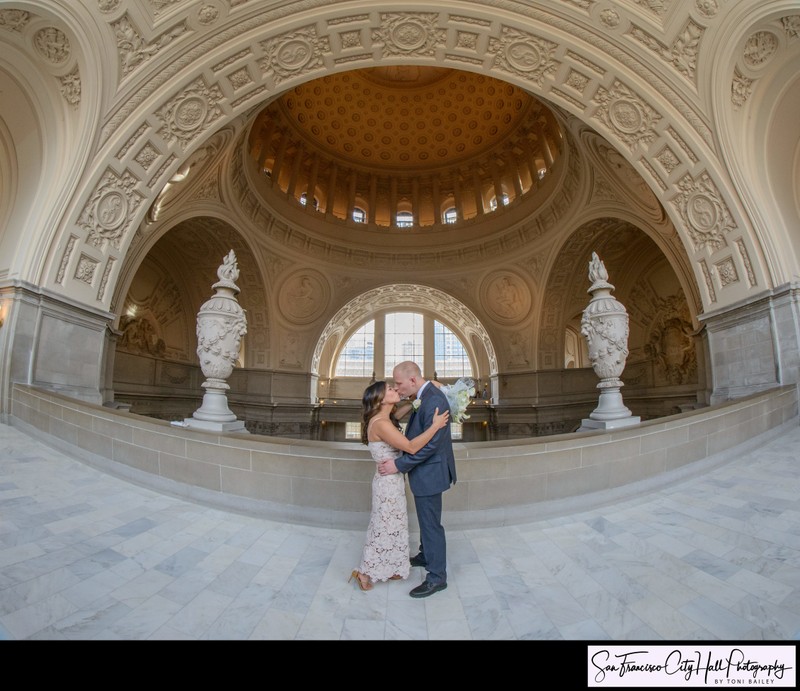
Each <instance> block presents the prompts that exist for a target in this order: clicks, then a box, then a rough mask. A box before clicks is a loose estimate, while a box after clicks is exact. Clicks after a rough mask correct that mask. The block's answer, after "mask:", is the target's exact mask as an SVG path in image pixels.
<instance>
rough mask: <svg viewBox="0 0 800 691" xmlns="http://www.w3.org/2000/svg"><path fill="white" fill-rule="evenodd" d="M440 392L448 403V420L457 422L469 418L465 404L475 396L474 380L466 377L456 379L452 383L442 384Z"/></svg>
mask: <svg viewBox="0 0 800 691" xmlns="http://www.w3.org/2000/svg"><path fill="white" fill-rule="evenodd" d="M441 388H442V393H443V394H444V395H445V396H447V402H448V403H449V404H450V422H455V423H456V424H459V423H461V422H463V421H464V420H467V419H468V418H469V415H467V406H468V405H469V404H470V399H472V397H473V396H475V382H474V381H473V380H472V379H469V378H468V377H462V378H461V379H458V380H457V381H456V382H455V383H454V384H449V385H448V384H443V385H442V387H441Z"/></svg>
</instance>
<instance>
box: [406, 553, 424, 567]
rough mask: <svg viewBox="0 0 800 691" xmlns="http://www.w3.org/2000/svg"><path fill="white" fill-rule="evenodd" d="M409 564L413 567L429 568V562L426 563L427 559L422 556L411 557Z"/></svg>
mask: <svg viewBox="0 0 800 691" xmlns="http://www.w3.org/2000/svg"><path fill="white" fill-rule="evenodd" d="M408 562H409V563H410V564H411V566H427V565H428V562H427V561H425V557H423V556H422V555H421V554H417V555H416V556H413V557H411V559H409V560H408Z"/></svg>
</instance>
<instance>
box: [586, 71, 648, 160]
mask: <svg viewBox="0 0 800 691" xmlns="http://www.w3.org/2000/svg"><path fill="white" fill-rule="evenodd" d="M594 102H595V103H596V104H597V105H598V108H597V110H596V111H595V113H594V117H595V118H597V119H598V120H599V121H600V122H602V123H603V124H604V125H605V126H606V127H607V128H609V129H610V130H612V131H613V132H614V133H615V135H616V136H617V137H618V138H619V139H620V140H621V141H622V142H623V143H625V145H626V146H627V147H628V148H629V149H630V151H631V152H632V153H633V152H635V151H636V150H637V149H639V148H640V147H641V148H642V149H647V147H648V146H649V145H650V144H651V143H652V142H653V141H654V140H655V139H656V138H657V137H658V133H657V132H656V126H657V125H658V123H659V121H660V120H661V115H659V114H658V112H656V110H655V109H654V108H652V107H651V106H650V105H648V104H647V103H645V102H644V101H643V100H642V98H641V97H640V96H639V95H638V94H637V93H635V92H634V91H633V90H632V89H630V88H629V87H628V86H626V85H625V84H623V83H622V82H620V81H619V80H615V81H614V83H613V84H612V86H611V88H610V89H606V88H604V87H600V88H598V90H597V93H596V94H595V97H594Z"/></svg>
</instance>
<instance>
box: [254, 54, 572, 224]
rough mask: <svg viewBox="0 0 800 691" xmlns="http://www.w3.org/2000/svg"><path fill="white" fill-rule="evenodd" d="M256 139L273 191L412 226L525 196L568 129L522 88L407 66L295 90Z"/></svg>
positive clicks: (337, 213)
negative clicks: (564, 128) (563, 127)
mask: <svg viewBox="0 0 800 691" xmlns="http://www.w3.org/2000/svg"><path fill="white" fill-rule="evenodd" d="M249 145H250V152H251V156H252V157H253V159H254V160H255V161H256V162H257V164H258V167H259V170H260V171H261V172H262V173H263V174H264V175H265V176H267V178H268V179H269V181H270V185H271V187H272V189H273V190H274V191H276V192H278V193H279V194H282V195H284V196H285V197H286V198H287V199H288V200H290V201H291V202H292V203H298V202H299V203H301V204H304V205H306V203H307V202H309V203H310V204H312V205H313V208H314V209H315V210H317V211H319V212H321V213H324V214H325V215H326V216H328V217H330V218H336V219H339V220H345V221H348V222H350V221H354V222H362V223H367V224H374V225H378V226H385V227H398V226H399V227H404V226H409V225H413V226H429V225H437V224H442V223H455V222H458V221H462V220H467V219H472V218H476V217H479V216H481V215H483V214H486V213H490V212H492V211H494V210H495V209H496V208H497V206H498V205H505V204H512V203H514V202H519V201H521V200H522V198H523V197H524V196H526V195H527V194H528V193H529V192H532V191H535V190H536V189H537V188H538V186H539V181H540V180H541V179H542V178H543V177H544V176H545V175H546V174H547V172H548V171H549V170H550V169H551V167H552V166H553V164H554V163H555V161H556V160H557V158H558V156H559V153H560V151H561V146H562V136H561V131H560V128H559V126H558V124H557V122H556V120H555V118H554V117H553V114H552V113H551V112H550V110H549V109H548V108H547V107H545V106H544V105H543V104H542V103H541V102H539V101H538V100H536V99H534V98H533V97H532V96H530V95H529V94H528V93H527V92H525V91H524V90H522V89H519V88H517V87H515V86H513V85H511V84H508V83H505V82H502V81H500V80H497V79H494V78H491V77H487V76H484V75H480V74H473V73H470V72H461V71H459V70H454V69H450V68H441V67H419V66H415V65H405V66H392V67H376V68H371V69H364V70H356V71H352V72H345V73H341V74H335V75H328V76H325V77H322V78H321V79H317V80H314V81H311V82H307V83H305V84H302V85H300V86H298V87H296V88H294V89H292V90H291V91H289V92H287V93H285V94H284V95H282V96H281V97H279V98H278V99H276V100H275V101H273V102H272V103H270V104H269V105H268V106H267V107H266V108H264V109H263V110H262V111H261V113H259V115H258V116H257V117H256V119H255V122H254V125H253V127H252V130H251V134H250V142H249ZM498 200H499V204H498Z"/></svg>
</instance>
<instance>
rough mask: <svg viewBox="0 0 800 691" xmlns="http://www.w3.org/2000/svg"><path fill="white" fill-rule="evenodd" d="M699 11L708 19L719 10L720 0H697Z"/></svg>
mask: <svg viewBox="0 0 800 691" xmlns="http://www.w3.org/2000/svg"><path fill="white" fill-rule="evenodd" d="M694 4H695V7H696V8H697V11H698V12H699V13H700V14H702V15H703V16H704V17H706V18H707V19H710V18H711V17H713V16H714V15H715V14H717V12H719V2H718V1H717V0H695V3H694Z"/></svg>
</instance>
